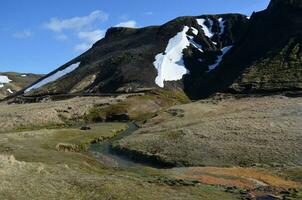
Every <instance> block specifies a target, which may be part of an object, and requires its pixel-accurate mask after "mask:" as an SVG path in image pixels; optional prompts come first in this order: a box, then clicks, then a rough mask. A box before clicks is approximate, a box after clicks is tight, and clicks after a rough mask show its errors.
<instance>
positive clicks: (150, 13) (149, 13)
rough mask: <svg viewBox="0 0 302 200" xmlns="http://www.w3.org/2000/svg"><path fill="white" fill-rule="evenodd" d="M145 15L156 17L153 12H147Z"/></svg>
mask: <svg viewBox="0 0 302 200" xmlns="http://www.w3.org/2000/svg"><path fill="white" fill-rule="evenodd" d="M144 14H145V15H149V16H150V15H154V13H153V12H152V11H149V12H145V13H144Z"/></svg>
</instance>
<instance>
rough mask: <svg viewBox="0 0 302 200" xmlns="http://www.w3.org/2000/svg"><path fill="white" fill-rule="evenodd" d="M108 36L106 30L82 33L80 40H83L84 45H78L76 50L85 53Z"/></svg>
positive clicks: (79, 34) (79, 35) (79, 36)
mask: <svg viewBox="0 0 302 200" xmlns="http://www.w3.org/2000/svg"><path fill="white" fill-rule="evenodd" d="M105 34H106V31H105V30H100V29H97V30H94V31H82V32H79V33H78V38H79V39H81V40H83V42H82V43H80V44H78V45H76V46H75V47H74V50H75V51H77V52H83V51H86V50H88V49H89V48H91V47H92V45H93V44H94V43H95V42H97V41H98V40H100V39H102V38H104V36H105Z"/></svg>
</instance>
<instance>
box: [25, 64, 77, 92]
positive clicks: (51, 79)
mask: <svg viewBox="0 0 302 200" xmlns="http://www.w3.org/2000/svg"><path fill="white" fill-rule="evenodd" d="M79 66H80V62H78V63H76V64H72V65H70V66H69V67H66V68H65V69H63V70H60V71H57V72H56V73H54V74H53V75H50V76H49V77H46V78H45V79H43V80H41V81H40V82H38V83H36V84H34V85H33V86H31V87H29V88H27V89H26V90H25V93H28V92H30V91H31V90H33V89H38V88H40V87H42V86H44V85H46V84H48V83H50V82H54V81H56V80H58V79H59V78H61V77H63V76H65V75H66V74H69V73H71V72H72V71H74V70H75V69H76V68H78V67H79Z"/></svg>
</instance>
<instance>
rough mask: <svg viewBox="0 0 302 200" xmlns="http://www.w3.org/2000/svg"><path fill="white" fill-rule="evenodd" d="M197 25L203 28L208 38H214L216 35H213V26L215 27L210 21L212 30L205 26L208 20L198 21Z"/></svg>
mask: <svg viewBox="0 0 302 200" xmlns="http://www.w3.org/2000/svg"><path fill="white" fill-rule="evenodd" d="M196 21H197V23H198V24H199V25H200V26H201V27H202V29H203V31H204V34H205V35H206V36H207V37H208V38H212V37H213V36H214V33H212V26H213V21H212V20H210V19H209V23H210V28H209V27H207V26H206V25H205V23H206V20H205V19H196Z"/></svg>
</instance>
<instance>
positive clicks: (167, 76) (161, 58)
mask: <svg viewBox="0 0 302 200" xmlns="http://www.w3.org/2000/svg"><path fill="white" fill-rule="evenodd" d="M188 30H189V27H188V26H185V27H184V29H183V30H182V31H181V32H179V33H178V34H177V35H176V36H174V37H173V38H171V39H170V40H169V43H168V46H167V48H166V50H165V52H164V53H161V54H158V55H157V56H156V57H155V62H154V63H153V64H154V66H155V68H156V69H157V71H158V76H157V77H156V80H155V83H156V84H157V85H158V86H159V87H162V88H163V87H164V82H165V81H177V80H180V79H182V77H183V75H185V74H187V73H188V70H187V69H186V67H185V64H184V60H183V50H184V49H185V48H187V47H188V46H190V42H189V40H188V38H187V32H188Z"/></svg>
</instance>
